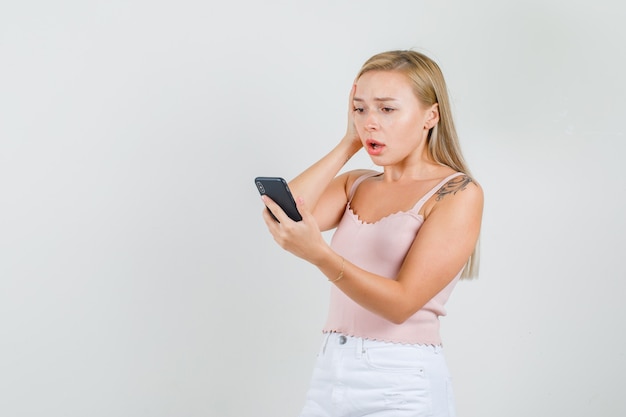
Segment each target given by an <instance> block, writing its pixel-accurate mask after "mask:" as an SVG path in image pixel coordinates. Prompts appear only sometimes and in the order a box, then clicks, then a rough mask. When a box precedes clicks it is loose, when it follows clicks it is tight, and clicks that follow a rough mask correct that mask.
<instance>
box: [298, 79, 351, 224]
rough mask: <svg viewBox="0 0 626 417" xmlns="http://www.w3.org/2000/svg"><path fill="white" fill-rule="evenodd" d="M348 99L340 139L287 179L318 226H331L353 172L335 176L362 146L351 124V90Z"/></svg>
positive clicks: (341, 207) (340, 207)
mask: <svg viewBox="0 0 626 417" xmlns="http://www.w3.org/2000/svg"><path fill="white" fill-rule="evenodd" d="M355 88H356V86H353V87H352V91H351V92H350V100H349V102H348V126H347V130H346V134H345V136H344V137H343V139H342V140H341V141H340V142H339V143H338V144H337V145H336V146H335V147H334V148H333V149H332V150H331V151H330V152H329V153H327V154H326V155H325V156H324V157H323V158H322V159H320V160H319V161H317V162H316V163H314V164H313V165H311V166H310V167H309V168H307V169H306V170H305V171H304V172H302V173H301V174H300V175H298V176H297V177H296V178H294V179H293V180H291V181H290V182H289V188H290V189H291V193H292V194H293V196H294V198H296V199H297V198H302V199H303V200H304V201H305V202H306V204H307V206H308V207H309V209H310V210H311V212H312V213H313V216H314V217H315V221H316V222H317V224H318V226H319V228H320V230H322V231H323V230H329V229H332V228H334V227H335V226H336V225H337V224H338V222H339V220H340V219H341V215H342V214H343V211H344V209H345V206H346V203H347V184H348V183H349V180H350V179H351V178H352V177H354V176H355V175H354V173H345V174H342V175H339V176H337V174H338V173H339V171H340V170H341V168H343V166H344V165H345V164H346V162H348V161H349V160H350V158H352V156H354V154H356V153H357V152H358V151H359V149H361V148H362V147H363V145H362V143H361V139H360V138H359V135H358V133H357V132H356V129H355V127H354V116H353V115H354V104H353V98H354V92H355Z"/></svg>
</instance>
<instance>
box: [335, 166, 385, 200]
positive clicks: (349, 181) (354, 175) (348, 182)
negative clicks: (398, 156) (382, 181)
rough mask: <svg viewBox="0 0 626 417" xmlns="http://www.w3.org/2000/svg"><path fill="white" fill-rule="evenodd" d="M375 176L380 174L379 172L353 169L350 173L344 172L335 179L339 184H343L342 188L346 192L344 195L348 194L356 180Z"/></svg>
mask: <svg viewBox="0 0 626 417" xmlns="http://www.w3.org/2000/svg"><path fill="white" fill-rule="evenodd" d="M377 174H380V172H378V171H374V170H371V169H355V170H352V171H346V172H344V173H343V174H341V175H339V176H338V177H337V179H339V180H340V182H341V183H343V186H344V188H345V190H346V194H348V193H349V191H350V189H351V188H352V185H353V184H354V183H355V181H356V180H358V179H359V178H361V177H362V176H364V175H377Z"/></svg>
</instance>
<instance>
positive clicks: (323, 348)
mask: <svg viewBox="0 0 626 417" xmlns="http://www.w3.org/2000/svg"><path fill="white" fill-rule="evenodd" d="M331 334H332V333H331V332H328V333H325V334H324V343H322V355H324V354H325V353H326V346H328V339H330V335H331Z"/></svg>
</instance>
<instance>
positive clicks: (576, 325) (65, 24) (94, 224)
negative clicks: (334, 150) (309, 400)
mask: <svg viewBox="0 0 626 417" xmlns="http://www.w3.org/2000/svg"><path fill="white" fill-rule="evenodd" d="M624 17H626V16H625V13H624V7H623V6H621V5H620V4H619V2H613V1H609V0H597V1H593V2H588V1H585V2H582V1H568V0H561V1H557V0H547V1H546V0H541V1H537V0H532V1H528V0H526V1H510V2H502V1H497V0H478V1H437V2H434V1H429V2H426V1H416V0H411V1H409V0H405V1H389V2H383V1H380V0H379V1H369V0H363V1H345V2H343V1H330V0H326V1H320V0H318V1H309V2H296V1H292V2H288V1H262V2H261V1H259V2H257V1H252V0H247V1H229V2H221V3H218V2H207V1H193V0H178V1H160V0H156V1H155V0H151V1H147V0H130V1H128V0H124V1H122V0H111V1H79V0H75V1H70V0H57V1H30V0H24V1H11V2H10V1H8V0H3V1H2V3H1V5H0V135H1V139H0V140H1V141H0V415H2V416H7V417H9V416H11V417H18V416H46V417H52V416H59V417H60V416H63V417H73V416H76V417H78V416H81V417H83V416H93V417H96V416H106V417H110V416H151V417H152V416H155V417H156V416H176V417H186V416H189V417H196V416H215V417H218V416H219V417H228V416H233V417H242V416H255V417H259V416H261V417H264V416H268V417H278V416H295V415H297V413H298V412H299V410H300V407H301V405H302V402H303V399H304V394H305V390H306V388H307V385H308V381H309V377H310V373H311V370H312V366H313V363H314V356H315V352H316V351H317V348H318V344H319V341H320V335H321V334H320V329H321V326H322V324H323V322H324V320H325V315H326V308H327V299H326V297H327V294H328V288H329V284H328V282H326V279H325V278H324V277H323V276H322V275H321V274H320V273H319V272H318V271H317V270H316V269H315V268H313V267H312V266H310V265H308V264H306V263H305V262H303V261H301V260H299V259H296V258H294V257H292V256H291V255H289V254H288V253H286V252H283V251H282V250H281V249H280V248H278V247H277V246H276V245H275V244H274V242H273V240H272V239H271V236H270V235H269V234H268V232H267V231H266V229H265V225H264V224H263V222H262V219H261V211H262V209H263V208H262V204H261V202H260V199H259V198H258V193H257V191H256V189H255V187H254V184H253V178H254V177H255V176H257V175H265V176H269V175H278V176H283V177H285V178H287V179H290V178H292V177H293V176H295V175H296V174H297V173H299V172H300V171H301V170H302V169H304V168H305V167H306V166H308V165H309V164H311V163H313V162H314V161H315V160H317V159H318V158H319V157H321V156H322V155H323V154H324V153H325V152H327V151H328V150H329V149H330V148H331V147H332V146H334V144H335V143H336V142H337V141H338V140H339V138H341V136H342V134H343V132H344V130H345V112H346V108H347V98H348V93H349V90H350V86H351V83H352V80H353V78H354V76H355V75H356V73H357V71H358V69H359V68H360V66H361V64H362V63H363V62H364V61H365V60H366V59H367V58H369V57H370V56H371V55H373V54H374V53H377V52H381V51H383V50H388V49H409V48H413V49H417V50H420V51H422V52H425V53H427V54H428V55H430V56H431V57H433V58H434V59H435V60H436V61H437V62H438V63H439V64H440V65H441V67H442V69H443V71H444V74H445V75H446V78H447V81H448V86H449V90H450V95H451V98H452V103H453V110H454V114H455V117H456V121H457V125H458V130H459V134H460V137H461V141H462V146H463V150H464V152H465V156H466V158H467V160H468V162H469V164H470V167H471V169H472V171H473V174H474V175H475V177H476V178H477V179H478V181H479V182H480V183H481V184H482V185H483V187H484V190H485V195H486V206H485V213H484V222H483V231H482V258H481V260H482V270H481V276H480V278H479V279H478V280H474V281H467V282H461V283H460V284H459V285H458V286H457V289H456V291H455V293H454V294H453V295H452V298H451V299H450V302H449V304H448V307H449V315H448V316H447V317H446V318H444V319H442V321H443V337H444V343H445V347H446V354H447V358H448V362H449V365H450V368H451V370H452V373H453V378H454V384H455V391H456V396H457V408H458V412H459V416H461V417H502V416H507V417H518V416H519V417H527V416H530V415H532V416H558V415H560V416H581V417H583V416H584V417H587V416H592V415H596V416H607V417H608V416H623V415H625V414H626V399H625V397H624V395H623V393H622V391H623V375H624V374H625V373H626V357H625V352H626V341H625V335H624V323H623V321H624V318H625V317H626V306H625V303H624V295H625V290H626V284H625V278H626V276H625V275H626V273H625V272H624V267H623V262H624V256H625V249H626V226H625V222H624V213H626V206H625V203H624V192H625V191H626V182H625V180H624V173H623V159H624V154H625V152H626V145H625V142H626V135H625V129H624V124H623V122H624V115H625V111H626V103H625V97H626V82H625V81H624V80H625V78H624V74H625V73H626V49H625V48H624V39H626V26H624V24H623V22H624ZM352 167H365V168H371V167H373V166H372V164H371V162H370V161H369V159H368V158H367V157H366V156H365V155H362V154H360V155H359V156H358V157H357V158H356V159H355V160H354V161H353V162H351V163H350V165H349V166H348V168H352Z"/></svg>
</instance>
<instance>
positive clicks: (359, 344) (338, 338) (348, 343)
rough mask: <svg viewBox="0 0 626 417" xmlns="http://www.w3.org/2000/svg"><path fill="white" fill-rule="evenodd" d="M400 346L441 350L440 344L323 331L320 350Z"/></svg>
mask: <svg viewBox="0 0 626 417" xmlns="http://www.w3.org/2000/svg"><path fill="white" fill-rule="evenodd" d="M402 346H404V347H411V348H415V349H417V350H424V351H428V352H432V353H440V352H442V351H443V347H442V346H441V345H420V344H405V343H393V342H385V341H382V340H371V339H365V338H362V337H355V336H348V335H344V334H341V333H337V332H329V333H324V339H323V342H322V348H321V351H322V353H323V352H325V351H326V350H328V349H352V350H354V351H355V352H356V353H357V354H361V353H363V352H365V351H366V350H367V349H371V348H379V347H402Z"/></svg>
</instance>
